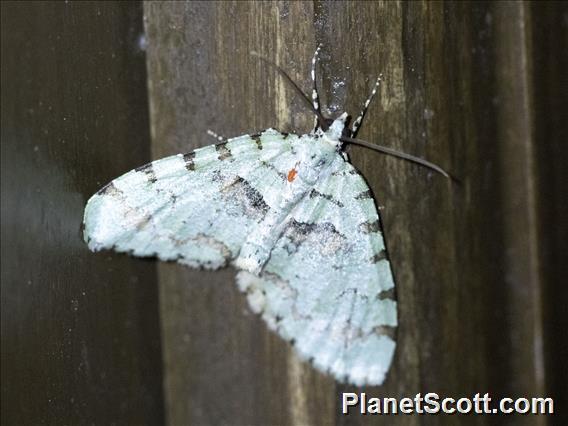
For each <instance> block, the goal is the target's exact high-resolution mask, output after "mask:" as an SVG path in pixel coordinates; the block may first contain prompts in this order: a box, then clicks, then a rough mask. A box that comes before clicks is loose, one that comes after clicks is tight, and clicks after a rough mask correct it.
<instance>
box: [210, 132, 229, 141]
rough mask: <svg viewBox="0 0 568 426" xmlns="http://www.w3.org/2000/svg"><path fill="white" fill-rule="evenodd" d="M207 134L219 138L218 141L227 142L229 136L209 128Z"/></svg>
mask: <svg viewBox="0 0 568 426" xmlns="http://www.w3.org/2000/svg"><path fill="white" fill-rule="evenodd" d="M207 134H208V135H209V136H212V137H214V138H215V139H217V141H218V142H227V138H226V137H225V136H220V135H218V134H217V133H215V132H214V131H213V130H210V129H207Z"/></svg>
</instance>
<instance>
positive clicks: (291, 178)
mask: <svg viewBox="0 0 568 426" xmlns="http://www.w3.org/2000/svg"><path fill="white" fill-rule="evenodd" d="M297 175H298V172H297V171H296V169H291V170H290V171H289V172H288V182H293V181H294V179H296V176H297Z"/></svg>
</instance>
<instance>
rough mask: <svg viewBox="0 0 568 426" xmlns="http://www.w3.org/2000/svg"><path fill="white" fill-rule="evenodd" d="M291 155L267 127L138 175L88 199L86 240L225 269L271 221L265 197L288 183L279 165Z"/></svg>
mask: <svg viewBox="0 0 568 426" xmlns="http://www.w3.org/2000/svg"><path fill="white" fill-rule="evenodd" d="M289 149H290V144H289V141H288V140H285V137H284V136H283V135H282V134H280V133H278V132H276V131H275V130H272V129H269V130H267V131H265V132H263V133H262V134H261V135H260V136H255V137H251V136H248V135H245V136H242V137H239V138H235V139H231V140H229V141H228V142H226V143H224V144H218V145H211V146H207V147H204V148H200V149H197V150H195V151H193V152H191V153H189V154H185V155H182V154H179V155H174V156H171V157H167V158H163V159H161V160H157V161H154V162H152V163H149V164H147V165H146V166H143V167H139V168H137V169H135V170H132V171H130V172H128V173H126V174H124V175H122V176H120V177H119V178H117V179H115V180H113V181H112V182H111V183H109V184H108V185H107V186H105V187H104V188H103V189H101V190H100V191H99V192H98V193H96V194H95V195H93V197H91V199H90V200H89V201H88V203H87V206H86V207H85V214H84V238H85V241H86V242H87V243H88V245H89V248H91V249H92V250H101V249H114V250H116V251H119V252H128V253H131V254H133V255H135V256H157V257H158V258H160V259H162V260H178V261H179V262H180V263H184V264H188V265H190V266H196V267H199V266H201V267H206V268H212V269H214V268H218V267H220V266H224V265H226V264H227V263H228V261H229V260H230V259H233V258H234V257H235V256H236V255H238V253H239V250H240V247H241V245H242V243H243V241H244V239H245V238H246V236H247V235H248V234H249V232H250V230H251V228H252V227H254V226H255V225H256V223H257V222H259V221H260V220H262V218H263V216H264V215H265V213H266V211H267V209H268V205H267V204H266V202H265V197H266V196H267V191H269V189H272V190H273V191H278V190H279V188H280V187H283V186H284V185H285V182H284V181H285V176H283V173H282V172H279V171H278V169H277V167H275V164H276V165H279V164H280V163H286V161H287V158H288V157H290V160H289V161H292V155H291V154H289ZM280 167H285V165H280ZM259 182H262V185H260V184H259ZM253 183H254V185H253Z"/></svg>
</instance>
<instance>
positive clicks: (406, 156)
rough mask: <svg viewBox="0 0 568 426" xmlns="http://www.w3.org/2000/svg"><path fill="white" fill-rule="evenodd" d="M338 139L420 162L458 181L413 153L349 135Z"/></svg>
mask: <svg viewBox="0 0 568 426" xmlns="http://www.w3.org/2000/svg"><path fill="white" fill-rule="evenodd" d="M339 140H340V141H341V142H345V143H350V144H353V145H359V146H364V147H365V148H369V149H372V150H374V151H378V152H382V153H384V154H388V155H392V156H393V157H398V158H402V159H403V160H406V161H411V162H413V163H416V164H420V165H421V166H424V167H427V168H429V169H431V170H434V171H435V172H438V173H440V174H442V175H444V176H445V177H447V178H449V179H452V180H453V181H455V182H459V180H458V179H456V178H455V177H453V176H452V175H451V174H449V173H448V172H446V171H445V170H444V169H442V168H441V167H440V166H437V165H436V164H434V163H430V162H429V161H426V160H423V159H422V158H419V157H415V156H414V155H410V154H406V153H404V152H400V151H397V150H395V149H392V148H387V147H385V146H381V145H375V144H372V143H370V142H367V141H363V140H361V139H354V138H350V137H347V136H342V137H341V138H339Z"/></svg>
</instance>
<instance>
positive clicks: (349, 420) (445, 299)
mask: <svg viewBox="0 0 568 426" xmlns="http://www.w3.org/2000/svg"><path fill="white" fill-rule="evenodd" d="M549 7H550V8H554V7H560V6H559V5H557V6H549ZM535 8H536V6H534V5H530V4H527V3H513V2H511V3H509V2H501V3H496V4H492V3H483V2H393V1H387V2H330V1H315V2H302V3H300V2H218V3H209V2H191V3H154V2H147V3H145V23H146V30H147V37H148V70H149V73H148V78H149V88H150V92H149V95H150V107H151V108H150V109H151V123H152V136H153V142H152V143H153V145H152V146H153V155H154V156H155V157H156V158H157V157H161V156H164V155H167V154H172V153H177V152H187V151H190V150H191V149H193V148H196V147H198V146H203V145H207V144H210V143H212V142H213V140H212V139H209V138H208V137H207V136H206V134H205V132H206V129H208V128H210V129H212V130H214V131H216V132H218V133H220V134H223V135H225V136H236V135H240V134H243V133H253V132H255V131H258V130H262V129H264V128H268V127H276V128H279V129H280V130H283V131H294V132H297V133H305V132H306V131H307V130H309V127H310V125H311V122H312V118H311V116H310V114H309V113H308V112H306V110H305V109H304V108H303V106H302V104H301V102H300V101H299V99H297V97H296V96H295V95H294V93H293V92H292V91H291V90H290V88H289V87H287V86H286V85H285V84H284V82H283V81H282V80H281V79H279V78H278V76H277V75H276V74H275V73H274V72H273V71H271V70H270V69H266V67H264V66H263V65H262V63H261V62H260V61H258V60H256V59H255V58H254V57H251V56H250V55H249V52H250V51H251V50H254V51H256V52H259V53H260V54H261V55H263V56H266V57H268V58H270V59H272V60H274V61H275V62H276V63H278V64H280V65H281V66H282V67H283V68H285V69H286V70H287V71H288V72H289V73H290V74H291V76H292V77H293V78H294V79H295V80H296V81H298V82H299V83H300V85H301V86H302V87H304V88H306V90H309V78H308V77H309V73H308V72H309V60H310V58H311V55H312V53H313V50H314V48H315V46H316V45H317V43H323V50H322V55H321V64H320V68H319V71H320V78H321V81H320V90H321V92H322V95H323V103H324V105H325V108H324V111H325V112H326V113H327V114H329V115H332V116H335V115H337V114H339V113H340V112H342V111H344V110H345V111H348V112H350V113H351V114H357V113H358V111H359V109H360V107H361V104H362V102H363V101H364V99H365V98H366V97H367V95H368V92H369V90H370V89H371V87H372V84H373V82H374V79H375V78H376V76H377V74H378V73H382V74H383V75H384V83H383V85H382V86H381V89H380V92H379V94H378V97H377V100H376V101H375V103H374V104H373V105H372V107H371V109H370V110H369V115H368V118H367V120H366V122H365V123H364V126H363V128H362V130H361V132H360V135H359V136H360V137H361V138H363V139H367V140H369V141H371V142H375V143H379V144H383V145H386V146H390V147H394V148H397V149H399V150H401V151H404V152H408V153H410V154H414V155H418V156H421V157H424V158H426V159H428V160H430V161H433V162H435V163H438V164H440V165H442V166H443V167H445V168H447V169H448V170H450V171H451V172H452V173H453V174H454V175H455V176H456V177H457V178H458V180H459V182H456V183H452V182H451V181H449V180H445V179H443V178H441V177H440V176H438V175H435V174H433V173H432V172H430V171H428V170H425V169H423V168H420V167H418V166H415V165H411V164H408V163H405V162H402V161H400V160H397V159H394V158H388V157H385V156H381V155H378V154H376V153H373V152H369V151H365V150H363V149H358V148H353V149H350V150H349V152H350V155H351V158H352V162H353V164H354V165H355V166H356V167H357V168H358V169H359V170H361V171H362V173H363V174H364V176H365V177H366V178H367V180H368V182H369V184H370V186H371V189H372V190H373V192H374V194H375V197H376V200H377V202H378V204H379V206H380V208H381V215H382V219H383V226H384V232H385V237H386V242H387V247H388V250H389V254H390V258H391V261H392V266H393V270H394V274H395V278H396V283H397V295H398V300H399V322H400V327H399V331H398V336H399V341H398V349H397V353H396V355H395V361H394V363H393V367H392V369H391V371H390V373H389V376H388V379H387V381H386V383H385V384H384V386H382V387H378V388H366V389H365V391H366V392H367V393H368V394H374V395H377V396H413V395H414V394H416V393H417V392H422V393H424V392H438V393H439V394H440V395H444V396H452V397H458V398H459V397H461V396H473V395H474V394H475V393H477V392H479V393H482V394H483V393H485V392H489V393H491V394H492V396H493V397H495V398H497V397H499V396H527V395H530V396H541V395H542V394H546V393H547V392H548V391H549V390H550V389H551V388H550V387H549V386H548V385H547V380H550V379H547V368H549V367H547V365H546V360H547V359H549V358H550V356H549V355H547V353H546V345H545V344H543V339H545V338H546V336H548V338H552V339H553V338H554V337H552V336H551V335H550V334H548V335H547V334H546V333H545V330H544V328H545V325H544V318H546V317H547V312H548V311H549V310H550V309H552V308H551V307H550V306H552V305H554V303H555V302H553V301H551V300H550V299H547V298H546V297H547V295H548V294H549V293H546V294H545V293H543V292H544V289H550V288H556V287H554V286H553V284H551V283H552V282H553V281H554V280H557V279H558V276H557V275H555V273H554V272H548V275H546V274H544V273H543V267H544V266H546V265H549V269H548V271H550V270H551V269H550V268H552V270H555V269H554V266H550V262H551V261H550V258H549V257H545V255H544V254H543V252H542V248H546V247H557V245H555V244H556V243H551V242H550V240H547V239H544V240H543V235H546V234H545V233H543V230H542V229H543V228H542V227H543V225H542V220H543V217H548V218H551V219H552V220H556V221H558V220H559V219H558V217H556V216H554V214H553V210H551V208H550V207H543V206H547V205H548V206H549V205H550V203H555V202H556V201H557V200H556V199H555V198H554V196H553V197H552V198H550V199H548V200H542V199H541V197H540V195H539V194H540V190H541V189H542V188H543V185H545V184H543V182H549V183H551V184H553V183H554V182H557V180H558V176H560V175H561V172H558V173H556V174H552V175H551V174H546V173H545V175H544V176H545V178H546V179H547V180H546V179H545V180H543V179H544V178H543V179H541V175H542V173H543V168H542V165H540V166H539V165H538V164H537V162H538V161H544V160H543V159H542V158H539V157H538V156H537V153H539V152H543V150H544V152H550V150H548V149H547V148H543V146H546V145H543V144H545V142H543V141H541V140H540V138H539V134H540V133H539V132H542V131H543V130H542V129H543V124H542V123H544V122H545V120H544V118H543V117H542V113H536V115H535V110H534V108H535V105H537V101H536V99H540V98H539V95H538V94H537V93H535V91H534V84H535V82H534V73H535V69H537V70H541V68H540V64H539V63H536V62H535V54H536V53H535V52H536V51H537V48H538V45H537V46H535V45H534V44H533V42H535V41H536V42H537V43H538V42H540V40H541V39H538V38H535V37H534V36H533V31H537V30H538V28H535V25H537V24H538V25H546V22H548V21H547V19H548V20H551V19H552V17H550V16H548V15H547V17H545V18H543V20H541V21H539V22H538V23H535V21H534V20H533V17H532V16H533V14H534V13H535V11H534V9H535ZM537 13H539V16H541V14H540V12H537ZM557 25H559V24H557ZM537 32H538V31H537ZM561 67H562V64H560V65H557V69H561ZM539 72H542V71H539ZM554 75H555V74H554ZM557 82H558V83H560V80H559V79H557ZM537 85H538V84H537ZM539 114H540V115H539ZM539 120H540V121H539ZM535 126H536V127H535ZM558 128H559V129H560V128H562V129H563V128H564V127H562V125H558ZM539 129H540V130H539ZM559 131H561V130H559ZM555 146H556V147H557V145H555ZM555 149H556V150H560V151H562V148H558V147H557V148H555ZM551 150H553V151H554V149H551ZM555 194H557V193H555ZM555 196H556V197H558V196H557V195H555ZM543 215H545V216H543ZM564 229H565V228H564ZM555 241H556V240H555ZM234 275H235V271H234V270H232V269H227V270H223V271H218V272H200V271H191V270H187V269H184V268H182V267H180V266H176V265H161V266H160V298H161V316H162V336H163V348H164V354H165V365H166V373H165V398H166V404H167V410H166V411H167V416H168V422H169V423H170V424H180V423H195V424H235V423H237V424H363V423H374V424H382V423H384V424H404V425H415V424H455V421H456V420H455V418H453V417H451V416H430V417H419V416H404V417H403V416H396V417H388V418H387V417H381V418H372V417H361V416H357V415H350V416H347V417H345V416H342V415H340V409H339V405H338V404H339V397H340V394H341V392H342V391H351V390H357V391H358V390H360V389H355V388H353V387H350V386H344V385H341V384H338V383H336V382H335V381H334V380H333V379H331V378H330V377H327V376H325V375H322V374H320V373H318V372H316V371H314V370H313V369H312V368H311V367H310V366H309V365H307V364H306V363H302V362H301V361H298V360H297V358H296V356H295V354H294V352H293V351H292V350H291V348H290V347H289V345H287V344H286V343H284V342H282V341H281V340H280V339H279V338H277V337H276V336H274V335H273V334H272V333H270V332H269V331H268V330H267V329H266V327H265V326H264V324H263V323H262V321H261V320H260V319H259V318H257V317H255V316H253V315H251V314H250V313H249V312H248V310H247V306H246V303H245V299H244V296H243V295H241V294H239V293H238V291H237V290H236V288H235V285H234ZM551 286H552V287H551ZM547 291H549V290H547ZM564 294H565V293H564ZM549 305H550V306H549ZM552 310H553V309H552ZM553 311H554V310H553ZM554 312H556V311H554ZM553 318H555V319H556V320H557V319H558V318H559V317H558V316H556V317H554V316H553ZM548 330H551V329H550V328H548ZM549 332H550V331H549ZM547 356H548V358H547ZM554 359H555V358H554V357H552V361H553V360H554ZM549 362H551V361H550V360H549ZM548 374H550V373H548ZM467 421H468V423H473V424H489V423H493V422H495V421H496V419H495V418H493V419H492V418H490V417H488V416H486V417H483V416H478V417H468V418H467ZM498 421H499V422H502V423H507V422H509V423H510V424H534V422H535V421H536V422H537V424H547V422H548V420H547V419H546V418H544V417H540V418H537V419H535V418H533V417H528V416H524V417H520V416H517V417H515V418H514V420H513V419H511V418H504V417H503V418H498Z"/></svg>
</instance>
